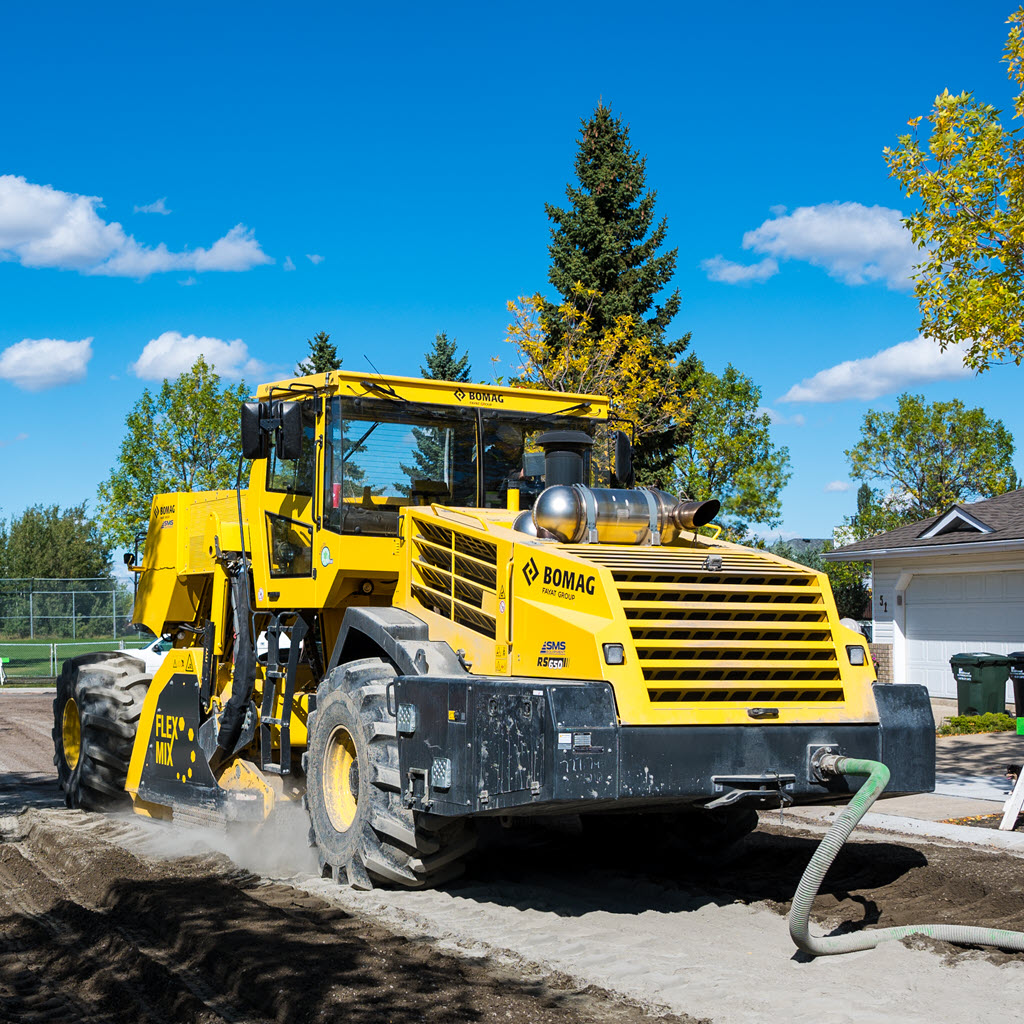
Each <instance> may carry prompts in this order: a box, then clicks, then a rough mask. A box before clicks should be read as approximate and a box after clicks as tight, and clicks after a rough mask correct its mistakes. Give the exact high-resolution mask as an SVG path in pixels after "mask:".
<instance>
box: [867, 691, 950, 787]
mask: <svg viewBox="0 0 1024 1024" xmlns="http://www.w3.org/2000/svg"><path fill="white" fill-rule="evenodd" d="M872 689H873V690H874V694H875V702H876V703H877V705H878V718H879V722H880V723H881V728H882V751H881V758H880V760H881V761H882V762H883V763H884V764H885V765H886V766H887V767H888V769H889V771H890V772H891V774H892V778H891V779H890V781H889V785H888V787H887V790H886V791H887V792H888V793H890V794H892V793H931V792H932V791H933V790H934V789H935V717H934V715H933V714H932V705H931V700H930V699H929V697H928V691H927V689H925V687H923V686H917V685H914V684H902V683H901V684H898V685H884V684H880V683H876V684H875V685H874V686H873V687H872Z"/></svg>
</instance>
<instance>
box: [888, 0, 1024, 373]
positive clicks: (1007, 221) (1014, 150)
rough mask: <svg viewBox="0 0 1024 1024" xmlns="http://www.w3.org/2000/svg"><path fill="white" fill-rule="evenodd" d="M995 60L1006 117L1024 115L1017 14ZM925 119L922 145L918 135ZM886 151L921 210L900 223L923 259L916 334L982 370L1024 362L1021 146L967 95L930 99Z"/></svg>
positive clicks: (1021, 14) (993, 112) (1023, 47)
mask: <svg viewBox="0 0 1024 1024" xmlns="http://www.w3.org/2000/svg"><path fill="white" fill-rule="evenodd" d="M1007 23H1008V24H1010V25H1012V26H1013V27H1012V28H1011V30H1010V34H1009V37H1008V38H1007V41H1006V49H1005V52H1004V54H1003V60H1004V62H1005V63H1006V70H1007V74H1008V75H1009V78H1010V80H1011V81H1012V82H1014V83H1015V84H1016V86H1017V89H1018V92H1017V96H1016V97H1015V99H1014V101H1013V102H1014V118H1019V117H1024V39H1022V37H1021V26H1022V25H1024V7H1020V8H1018V9H1017V11H1016V12H1015V13H1014V14H1012V15H1011V16H1010V18H1009V19H1008V22H1007ZM922 120H926V121H927V122H928V124H930V126H931V137H930V138H929V139H928V141H927V144H926V145H922V142H921V140H920V138H919V135H918V129H919V126H920V124H921V122H922ZM908 124H909V125H910V127H911V132H909V133H908V134H906V135H902V136H900V138H899V145H897V146H896V147H895V148H892V149H890V148H888V147H886V149H885V151H884V152H885V160H886V163H887V164H888V165H889V174H890V176H892V177H894V178H896V179H897V181H899V183H900V186H901V188H902V189H903V190H904V191H905V192H906V193H907V195H908V196H917V197H918V199H919V200H920V209H919V210H918V211H917V212H916V213H913V214H911V215H910V216H909V217H907V218H906V219H905V220H904V224H906V226H907V227H908V228H909V229H910V232H911V234H912V235H913V238H914V241H915V242H917V244H918V245H919V246H920V247H921V248H922V249H923V250H924V260H923V262H922V263H920V264H919V265H918V266H917V268H916V273H915V274H914V293H915V295H916V296H917V300H918V304H919V306H920V310H921V331H922V333H923V334H925V335H927V336H928V337H931V338H934V339H935V340H936V341H937V342H938V343H939V345H940V346H941V347H942V348H945V347H946V346H947V345H951V344H961V343H962V344H963V345H964V362H965V363H966V364H967V365H968V366H971V367H973V368H975V369H976V370H979V371H982V370H985V369H987V368H988V366H989V365H991V364H992V363H997V362H1001V361H1006V360H1013V361H1014V362H1015V363H1017V364H1018V365H1019V364H1020V362H1021V360H1022V359H1024V138H1022V137H1021V135H1020V134H1019V133H1020V129H1019V128H1017V129H1012V128H1007V127H1004V126H1003V124H1002V122H1001V121H1000V111H999V110H997V109H996V108H995V107H993V106H990V105H989V104H987V103H982V102H981V101H980V100H978V99H976V98H975V97H974V95H973V94H972V93H969V92H961V93H959V94H956V95H954V94H953V93H950V92H949V91H948V90H944V91H943V92H942V94H941V95H940V96H936V98H935V102H934V104H933V106H932V110H931V113H930V114H928V115H927V117H914V118H911V120H910V121H909V122H908Z"/></svg>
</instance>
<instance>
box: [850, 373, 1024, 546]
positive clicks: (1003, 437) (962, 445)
mask: <svg viewBox="0 0 1024 1024" xmlns="http://www.w3.org/2000/svg"><path fill="white" fill-rule="evenodd" d="M1013 451H1014V444H1013V436H1012V435H1011V434H1010V432H1009V431H1008V430H1007V429H1006V428H1005V427H1004V426H1003V423H1002V421H1001V420H994V419H990V418H989V417H988V416H986V415H985V411H984V410H983V409H968V408H966V407H965V406H964V404H963V402H961V401H960V400H959V399H957V398H954V399H953V400H952V401H949V402H934V403H932V404H927V403H925V400H924V396H923V395H911V394H907V393H904V394H902V395H900V396H899V398H898V399H897V408H896V411H895V412H877V411H876V410H874V409H871V410H869V411H868V412H867V414H866V415H865V416H864V422H863V424H862V425H861V438H860V441H858V442H857V444H856V445H855V446H854V447H853V448H851V449H850V450H849V451H847V452H846V458H847V459H848V460H849V463H850V466H851V471H852V472H851V475H852V476H853V477H854V478H855V479H858V480H864V481H869V480H883V481H886V482H887V483H888V484H889V486H890V489H892V490H893V491H895V492H896V493H897V494H899V495H903V496H905V498H906V501H905V505H904V507H905V510H906V513H907V516H908V519H907V520H906V521H909V522H914V521H916V520H918V519H925V518H927V517H928V516H933V515H938V514H939V513H940V512H944V511H945V510H946V509H947V508H949V506H950V505H954V504H957V503H959V502H963V501H972V500H975V499H978V498H990V497H992V496H993V495H996V494H1002V493H1004V492H1005V491H1010V490H1013V489H1014V488H1016V487H1017V486H1018V483H1017V474H1016V473H1015V472H1014V469H1013ZM888 529H893V527H891V526H890V527H888Z"/></svg>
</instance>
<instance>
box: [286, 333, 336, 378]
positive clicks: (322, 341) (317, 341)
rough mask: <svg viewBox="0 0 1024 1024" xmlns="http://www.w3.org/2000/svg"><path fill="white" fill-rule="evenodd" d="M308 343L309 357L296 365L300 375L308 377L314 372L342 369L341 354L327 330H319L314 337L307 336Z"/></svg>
mask: <svg viewBox="0 0 1024 1024" xmlns="http://www.w3.org/2000/svg"><path fill="white" fill-rule="evenodd" d="M306 344H307V345H308V346H309V358H308V359H307V360H306V361H305V362H302V363H299V364H298V366H296V367H295V372H296V374H297V375H298V376H300V377H308V376H309V375H310V374H312V373H327V372H328V371H330V370H340V369H341V356H339V355H338V350H337V348H335V347H334V345H332V344H331V336H330V335H329V334H328V333H327V332H326V331H318V332H317V333H316V334H314V335H313V337H312V338H307V339H306Z"/></svg>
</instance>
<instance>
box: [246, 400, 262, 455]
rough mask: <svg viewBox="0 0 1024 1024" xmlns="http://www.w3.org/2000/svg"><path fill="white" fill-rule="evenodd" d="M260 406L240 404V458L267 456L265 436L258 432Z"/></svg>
mask: <svg viewBox="0 0 1024 1024" xmlns="http://www.w3.org/2000/svg"><path fill="white" fill-rule="evenodd" d="M260 404H261V403H260V402H243V403H242V456H243V458H246V459H264V458H266V456H267V435H266V434H264V433H263V431H262V430H260Z"/></svg>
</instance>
